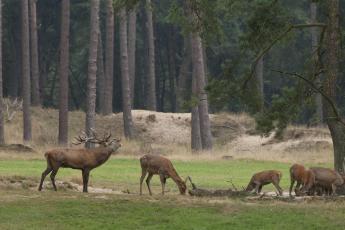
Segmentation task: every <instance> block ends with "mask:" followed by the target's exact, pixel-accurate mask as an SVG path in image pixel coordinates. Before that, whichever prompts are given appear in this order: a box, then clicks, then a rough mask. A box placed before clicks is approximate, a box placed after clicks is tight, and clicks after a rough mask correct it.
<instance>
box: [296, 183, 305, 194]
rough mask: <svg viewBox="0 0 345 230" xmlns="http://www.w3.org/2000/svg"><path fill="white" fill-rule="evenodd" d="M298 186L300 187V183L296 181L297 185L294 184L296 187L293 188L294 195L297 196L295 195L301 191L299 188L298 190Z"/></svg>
mask: <svg viewBox="0 0 345 230" xmlns="http://www.w3.org/2000/svg"><path fill="white" fill-rule="evenodd" d="M300 186H301V183H300V182H299V181H297V184H296V187H295V194H296V195H297V193H299V191H301V190H300V188H299V187H300ZM302 187H303V186H302ZM299 194H301V193H299Z"/></svg>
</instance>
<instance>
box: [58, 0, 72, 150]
mask: <svg viewBox="0 0 345 230" xmlns="http://www.w3.org/2000/svg"><path fill="white" fill-rule="evenodd" d="M69 29H70V0H62V6H61V30H60V56H59V58H60V60H59V69H58V72H59V79H60V88H59V145H64V146H65V145H67V143H68V89H69V87H68V73H69Z"/></svg>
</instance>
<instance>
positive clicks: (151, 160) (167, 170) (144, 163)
mask: <svg viewBox="0 0 345 230" xmlns="http://www.w3.org/2000/svg"><path fill="white" fill-rule="evenodd" d="M140 165H141V170H142V172H141V177H140V195H142V184H143V181H144V179H145V177H146V175H147V174H149V175H148V176H147V179H146V184H147V187H148V189H149V193H150V195H152V192H151V188H150V180H151V179H152V176H153V175H154V174H158V175H159V177H160V180H161V184H162V195H164V188H165V182H166V179H167V178H169V177H171V179H173V181H174V182H175V183H176V185H177V187H178V188H179V190H180V193H181V195H184V194H185V193H186V188H187V187H186V183H185V182H184V181H183V180H182V179H181V178H180V177H179V175H178V174H177V172H176V170H175V168H174V166H173V165H172V163H171V161H170V160H169V159H167V158H165V157H161V156H156V155H151V154H146V155H144V156H143V157H141V158H140Z"/></svg>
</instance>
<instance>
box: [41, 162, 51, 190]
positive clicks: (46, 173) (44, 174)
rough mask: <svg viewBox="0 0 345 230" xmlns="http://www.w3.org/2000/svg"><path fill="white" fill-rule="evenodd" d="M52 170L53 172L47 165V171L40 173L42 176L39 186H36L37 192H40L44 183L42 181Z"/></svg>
mask: <svg viewBox="0 0 345 230" xmlns="http://www.w3.org/2000/svg"><path fill="white" fill-rule="evenodd" d="M52 170H53V169H52V168H51V167H50V165H48V166H47V169H46V170H44V172H43V173H42V176H41V182H40V185H39V186H38V191H41V190H42V186H43V181H44V179H45V178H46V176H47V175H48V174H49V173H50V172H51V171H52Z"/></svg>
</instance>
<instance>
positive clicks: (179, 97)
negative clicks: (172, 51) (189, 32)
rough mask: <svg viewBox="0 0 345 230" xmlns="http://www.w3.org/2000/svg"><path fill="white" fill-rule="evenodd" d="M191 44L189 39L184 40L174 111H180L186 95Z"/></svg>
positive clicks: (190, 60)
mask: <svg viewBox="0 0 345 230" xmlns="http://www.w3.org/2000/svg"><path fill="white" fill-rule="evenodd" d="M191 62H192V58H191V42H190V37H189V36H188V38H187V37H186V38H185V39H184V50H183V58H182V64H181V66H180V70H179V74H178V82H177V93H176V111H181V106H182V104H183V102H184V100H185V99H186V94H187V91H189V90H187V78H188V77H189V76H190V67H191Z"/></svg>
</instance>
